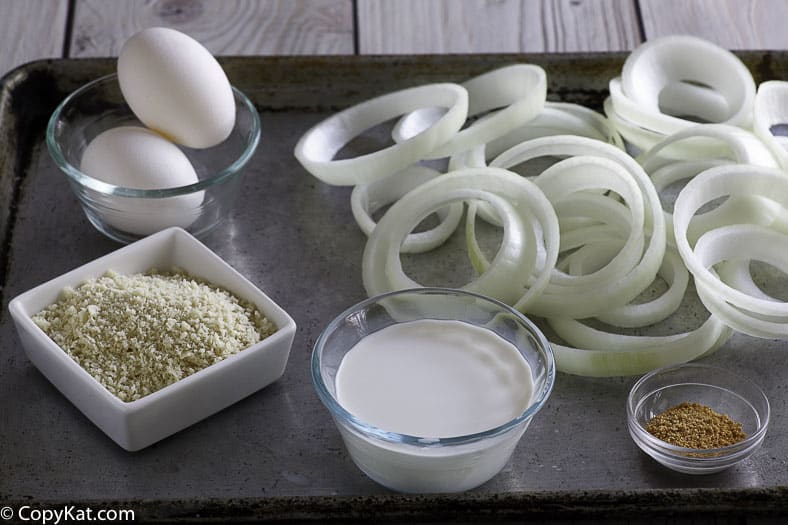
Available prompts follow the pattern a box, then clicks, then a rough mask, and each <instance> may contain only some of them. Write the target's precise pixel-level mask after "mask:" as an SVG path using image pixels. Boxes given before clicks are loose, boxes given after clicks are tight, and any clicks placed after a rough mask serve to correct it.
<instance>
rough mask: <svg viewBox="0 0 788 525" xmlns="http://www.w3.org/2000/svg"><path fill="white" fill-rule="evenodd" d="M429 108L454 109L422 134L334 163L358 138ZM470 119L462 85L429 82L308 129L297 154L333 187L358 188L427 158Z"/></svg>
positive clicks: (381, 98)
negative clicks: (358, 185)
mask: <svg viewBox="0 0 788 525" xmlns="http://www.w3.org/2000/svg"><path fill="white" fill-rule="evenodd" d="M424 107H441V108H446V109H447V110H448V111H446V113H444V114H443V115H442V116H441V117H440V118H439V119H438V120H437V121H436V122H434V123H433V124H432V125H431V126H430V127H429V128H427V129H425V130H423V131H422V132H421V133H419V134H417V135H415V136H413V137H411V138H409V139H408V140H405V141H403V142H400V143H398V144H394V145H391V146H388V147H386V148H383V149H381V150H378V151H375V152H373V153H368V154H366V155H361V156H358V157H355V158H352V159H341V160H333V159H334V156H335V155H336V154H337V152H338V151H339V150H340V149H342V147H343V146H345V145H346V144H347V143H349V142H350V141H351V140H352V139H353V138H354V137H356V136H357V135H359V134H361V133H363V132H364V131H366V130H367V129H370V128H372V127H374V126H376V125H379V124H382V123H383V122H386V121H387V120H390V119H392V118H394V117H397V116H399V115H403V114H406V113H410V112H412V111H415V110H417V109H419V108H424ZM467 115H468V92H467V91H466V90H465V88H463V87H462V86H459V85H457V84H450V83H444V84H428V85H424V86H419V87H413V88H408V89H403V90H401V91H396V92H394V93H389V94H387V95H382V96H380V97H376V98H373V99H370V100H367V101H365V102H362V103H360V104H357V105H355V106H352V107H349V108H347V109H345V110H343V111H340V112H339V113H336V114H334V115H332V116H330V117H328V118H327V119H325V120H323V121H322V122H320V123H318V124H316V125H315V126H314V127H312V128H311V129H310V130H309V131H307V132H306V133H305V134H304V135H303V136H302V137H301V139H300V140H299V141H298V144H296V147H295V156H296V158H297V159H298V161H299V162H300V163H301V165H302V166H304V168H306V169H307V171H309V172H310V173H311V174H312V175H314V176H315V177H317V178H318V179H320V180H322V181H323V182H326V183H328V184H333V185H338V186H352V185H355V184H362V183H365V182H371V181H373V180H378V179H382V178H384V177H387V176H389V175H391V174H393V173H396V172H398V171H400V170H403V169H405V168H406V167H408V166H410V165H412V164H415V163H416V162H418V161H420V160H421V159H423V158H425V157H426V156H427V154H429V152H431V151H433V150H435V149H436V148H438V147H439V146H441V145H443V144H445V143H446V142H447V141H449V140H450V139H451V138H452V137H453V136H454V135H455V134H456V133H457V131H459V129H460V128H461V127H462V125H463V123H464V122H465V119H466V117H467Z"/></svg>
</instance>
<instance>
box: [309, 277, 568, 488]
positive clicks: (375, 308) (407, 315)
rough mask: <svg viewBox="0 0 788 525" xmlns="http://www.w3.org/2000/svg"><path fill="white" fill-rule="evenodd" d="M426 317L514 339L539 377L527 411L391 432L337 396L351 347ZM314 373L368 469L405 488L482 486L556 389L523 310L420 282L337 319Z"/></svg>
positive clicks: (349, 444) (545, 353)
mask: <svg viewBox="0 0 788 525" xmlns="http://www.w3.org/2000/svg"><path fill="white" fill-rule="evenodd" d="M421 319H438V320H458V321H462V322H466V323H469V324H471V325H474V326H479V327H482V328H486V329H488V330H491V331H493V332H495V333H496V334H497V335H498V336H500V337H502V338H503V339H506V340H507V341H509V342H510V343H512V344H513V345H514V346H515V347H516V348H517V349H518V350H519V352H520V354H521V355H522V356H523V357H524V358H525V360H526V361H527V362H528V364H529V366H530V369H531V374H532V379H533V383H534V386H533V392H532V395H531V401H530V404H529V406H528V407H527V408H526V409H525V411H523V412H522V413H521V414H520V415H519V416H517V417H516V418H514V419H512V420H510V421H507V422H506V423H503V424H502V425H500V426H498V427H496V428H492V429H490V430H487V431H484V432H479V433H475V434H470V435H464V436H456V437H447V438H443V437H441V438H435V437H421V436H411V435H404V434H398V433H396V432H389V431H387V430H385V429H381V428H377V427H375V426H372V425H370V424H368V423H365V422H364V421H361V420H360V419H359V418H357V417H356V416H354V415H353V414H351V413H350V412H348V411H347V410H345V408H343V407H342V406H341V405H340V404H339V402H338V401H337V398H336V382H335V381H336V375H337V370H338V368H339V365H340V362H341V361H342V359H343V357H344V356H345V354H346V353H347V352H348V351H349V350H350V349H351V348H353V346H354V345H355V344H356V343H357V342H359V341H360V340H361V339H362V338H364V337H365V336H367V335H369V334H370V333H372V332H376V331H378V330H381V329H383V328H386V327H388V326H391V325H394V324H397V323H406V322H410V321H415V320H421ZM312 380H313V382H314V385H315V388H316V390H317V393H318V396H319V397H320V399H321V401H322V402H323V403H324V404H325V405H326V407H327V408H328V410H329V411H330V412H331V415H332V417H333V419H334V422H335V423H336V425H337V428H338V429H339V432H340V434H341V436H342V439H343V441H344V443H345V446H346V448H347V450H348V452H349V454H350V457H351V458H352V459H353V461H354V462H355V464H356V465H357V466H358V467H359V469H361V471H362V472H364V473H365V474H366V475H368V476H369V477H370V478H372V479H373V480H374V481H376V482H378V483H380V484H381V485H383V486H385V487H388V488H391V489H394V490H397V491H401V492H411V493H427V492H429V493H437V492H459V491H463V490H468V489H471V488H473V487H476V486H478V485H481V484H482V483H484V482H485V481H487V480H489V479H490V478H492V477H493V476H495V475H496V474H497V473H498V472H499V471H500V470H501V469H502V468H503V467H504V465H505V464H506V462H507V461H508V460H509V458H510V456H511V454H512V452H513V451H514V448H515V446H516V445H517V443H518V442H519V440H520V438H521V437H522V435H523V433H524V432H525V430H526V429H527V428H528V425H529V423H530V422H531V419H532V418H533V416H534V414H536V412H538V411H539V409H541V408H542V406H543V405H544V403H545V401H546V400H547V398H548V396H549V395H550V391H551V390H552V387H553V382H554V381H555V366H554V360H553V352H552V349H551V347H550V344H549V342H548V341H547V339H546V338H545V336H544V335H543V334H542V333H541V332H540V331H539V329H538V328H537V327H536V326H535V325H534V324H533V323H532V322H531V321H530V320H528V319H527V318H526V317H524V316H523V315H522V314H521V313H519V312H518V311H516V310H514V309H512V308H510V307H508V306H506V305H505V304H503V303H500V302H498V301H495V300H493V299H489V298H487V297H484V296H481V295H477V294H474V293H470V292H465V291H460V290H452V289H445V288H418V289H413V290H402V291H396V292H391V293H387V294H382V295H379V296H377V297H372V298H370V299H367V300H365V301H362V302H360V303H358V304H356V305H355V306H352V307H351V308H349V309H348V310H346V311H345V312H343V313H341V314H340V315H339V316H338V317H337V318H335V319H334V320H333V321H331V322H330V323H329V324H328V326H327V327H326V328H325V330H323V332H322V333H321V334H320V337H319V338H318V339H317V341H316V343H315V347H314V350H313V353H312Z"/></svg>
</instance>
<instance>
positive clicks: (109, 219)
mask: <svg viewBox="0 0 788 525" xmlns="http://www.w3.org/2000/svg"><path fill="white" fill-rule="evenodd" d="M232 91H233V97H234V102H235V123H234V126H233V128H232V130H231V131H230V134H229V136H228V137H227V138H226V139H224V140H223V141H222V142H220V143H218V144H216V145H214V146H211V147H204V148H193V147H187V146H184V145H182V144H180V143H176V142H175V141H174V140H169V138H168V137H166V136H164V135H162V134H160V133H156V132H154V131H153V130H151V129H148V128H146V127H145V125H144V124H143V123H142V122H141V121H140V120H139V119H138V118H137V116H136V115H135V114H134V112H133V111H132V110H131V108H130V107H129V106H128V104H127V103H126V101H125V99H124V98H123V94H122V93H121V90H120V86H119V84H118V77H117V75H116V74H112V75H108V76H105V77H101V78H98V79H96V80H94V81H92V82H89V83H88V84H85V85H84V86H82V87H80V88H79V89H77V90H76V91H74V92H73V93H71V94H70V95H69V96H68V97H66V98H65V99H64V100H63V102H62V103H61V104H60V105H59V106H58V107H57V108H56V109H55V111H54V112H53V114H52V116H51V117H50V120H49V124H48V126H47V132H46V141H47V147H48V149H49V152H50V155H51V157H52V159H53V160H54V161H55V164H56V165H57V166H58V167H59V168H60V170H61V171H63V172H64V173H65V174H66V175H67V176H68V177H67V179H68V182H69V184H70V186H71V189H72V190H73V192H74V194H75V195H76V197H77V199H78V201H79V203H80V205H81V206H82V209H83V211H84V213H85V215H86V217H87V219H88V220H89V221H90V223H91V224H92V225H93V226H94V227H95V228H96V229H97V230H99V231H100V232H101V233H103V234H105V235H107V236H108V237H110V238H112V239H114V240H116V241H119V242H123V243H128V242H133V241H135V240H137V239H140V238H142V237H146V236H148V235H151V234H153V233H156V232H158V231H160V230H164V229H166V228H169V227H173V226H177V227H181V228H183V229H185V230H187V231H188V232H189V233H191V234H192V235H195V236H196V237H202V236H204V235H205V234H207V233H208V232H210V231H211V230H213V229H214V228H215V227H216V226H217V225H219V224H221V223H222V222H223V221H224V219H226V218H227V216H228V215H230V213H231V212H232V210H233V206H234V203H235V199H236V196H237V195H238V190H239V188H240V186H241V177H242V174H243V172H244V168H245V166H246V165H247V163H248V161H249V160H250V159H251V157H252V155H253V154H254V152H255V150H256V148H257V145H258V143H259V141H260V116H259V114H258V112H257V110H256V108H255V106H254V104H253V103H252V102H251V101H250V100H249V99H248V98H247V97H246V96H245V95H244V94H243V93H242V92H241V91H239V90H238V89H237V88H234V87H233V88H232ZM100 136H101V137H102V140H101V141H97V140H96V139H97V138H98V137H100ZM98 144H101V147H99V146H98ZM91 147H92V149H91ZM89 150H90V151H91V154H88V151H89ZM88 159H89V162H88ZM87 164H89V168H90V169H88V168H87V167H86V165H87Z"/></svg>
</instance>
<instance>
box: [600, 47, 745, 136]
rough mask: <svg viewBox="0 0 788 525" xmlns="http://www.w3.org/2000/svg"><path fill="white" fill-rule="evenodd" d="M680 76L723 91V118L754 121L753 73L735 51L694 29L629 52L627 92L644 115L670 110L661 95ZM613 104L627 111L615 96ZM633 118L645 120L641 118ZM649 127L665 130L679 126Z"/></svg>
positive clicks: (624, 78)
mask: <svg viewBox="0 0 788 525" xmlns="http://www.w3.org/2000/svg"><path fill="white" fill-rule="evenodd" d="M678 82H684V83H696V84H701V85H705V86H709V87H710V88H711V89H713V90H714V91H716V92H717V93H719V94H720V95H722V96H723V97H724V98H725V101H726V104H727V107H728V111H727V113H726V115H725V117H726V118H725V119H723V120H720V122H722V123H727V124H731V125H735V126H742V127H749V125H750V124H751V122H752V108H753V102H754V100H755V81H754V80H753V78H752V74H751V73H750V71H749V69H747V66H745V65H744V63H743V62H742V61H741V60H740V59H739V58H738V57H737V56H736V55H734V54H733V53H731V52H730V51H728V50H727V49H724V48H722V47H720V46H718V45H716V44H714V43H712V42H709V41H708V40H704V39H702V38H698V37H694V36H689V35H669V36H664V37H660V38H655V39H652V40H649V41H648V42H645V43H643V44H641V45H640V46H638V47H637V48H636V49H635V50H634V51H632V53H630V54H629V56H628V57H627V59H626V61H625V62H624V67H623V68H622V70H621V88H622V91H623V94H624V95H625V96H626V97H627V98H628V99H629V100H631V101H632V102H634V103H635V104H636V105H637V106H638V107H639V108H641V110H642V111H641V113H642V114H643V115H644V116H646V115H648V116H649V117H654V116H655V115H663V116H666V115H664V113H662V112H661V110H660V109H659V95H660V93H661V92H662V90H663V89H665V88H666V87H667V86H668V85H670V84H675V83H678ZM611 92H612V89H611ZM613 104H614V107H615V108H616V111H617V112H618V113H619V115H621V116H625V117H626V115H625V114H624V113H621V112H620V111H619V107H618V105H617V104H616V100H615V99H614V100H613ZM627 118H629V117H627ZM658 119H659V120H660V121H664V120H663V119H662V118H661V117H658ZM629 120H631V121H633V122H637V123H639V124H641V125H643V122H641V121H640V119H632V118H629ZM679 120H681V119H679ZM644 127H648V128H650V129H652V130H654V131H658V132H662V133H665V134H670V133H672V132H674V131H678V130H675V129H672V130H671V129H661V128H659V127H653V126H650V125H646V126H644Z"/></svg>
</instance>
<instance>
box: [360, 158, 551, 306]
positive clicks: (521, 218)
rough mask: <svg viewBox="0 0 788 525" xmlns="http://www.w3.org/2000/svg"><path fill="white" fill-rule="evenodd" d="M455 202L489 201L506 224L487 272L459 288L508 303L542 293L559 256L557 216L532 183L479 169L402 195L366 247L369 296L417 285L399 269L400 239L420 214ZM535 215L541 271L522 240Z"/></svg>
mask: <svg viewBox="0 0 788 525" xmlns="http://www.w3.org/2000/svg"><path fill="white" fill-rule="evenodd" d="M458 199H483V200H486V201H488V202H492V203H493V205H494V206H495V207H496V209H497V210H498V213H500V214H501V216H502V217H503V218H504V221H505V226H504V240H503V241H502V243H501V248H500V249H499V252H498V254H497V255H496V257H495V258H494V259H493V262H492V263H491V264H490V267H489V268H488V269H487V272H485V273H484V274H482V275H481V276H480V277H478V278H477V279H476V280H474V281H473V282H471V283H469V284H468V285H466V286H464V287H463V288H464V289H468V290H473V291H478V292H479V293H482V294H484V295H489V296H491V297H495V298H496V299H499V300H501V301H504V302H507V303H508V304H512V303H516V302H517V301H518V300H519V301H522V298H523V297H531V296H535V295H538V294H539V293H541V290H540V287H542V288H543V287H544V286H545V285H546V284H547V280H548V278H549V274H550V271H551V270H552V268H553V267H554V265H555V260H556V258H557V256H558V235H559V233H558V219H557V218H556V216H555V212H554V211H553V208H552V206H550V203H549V201H548V200H547V198H546V197H545V196H544V194H543V193H542V192H541V190H539V189H538V188H537V186H536V185H535V184H533V183H532V182H530V181H528V180H526V179H523V178H522V177H520V176H518V175H517V174H514V173H511V172H508V171H506V170H501V169H494V168H479V169H467V170H461V171H456V172H452V173H448V174H446V175H443V176H441V177H438V178H436V179H433V180H431V181H429V182H427V183H425V184H423V185H422V186H420V187H419V190H418V191H411V192H410V193H408V194H407V195H405V196H404V197H403V198H402V199H400V200H399V201H397V202H396V203H394V204H393V205H392V206H391V207H390V208H389V209H388V210H387V211H386V214H385V215H384V216H383V217H382V218H381V219H380V221H379V222H378V225H377V227H375V230H374V231H373V232H372V235H370V237H369V239H368V241H367V245H366V247H365V249H364V257H363V261H362V271H363V277H364V287H365V288H366V290H367V293H368V294H369V295H370V296H372V295H377V294H380V293H383V292H387V291H392V290H397V289H403V288H413V287H417V286H420V285H419V283H416V282H415V281H413V280H412V279H410V278H409V277H407V276H406V275H405V274H404V272H403V270H402V264H401V261H400V259H399V246H400V244H401V242H402V239H404V238H405V236H406V235H407V234H408V233H409V232H410V231H411V230H412V229H413V228H414V227H415V226H416V225H417V224H418V223H419V222H420V221H421V220H422V219H423V217H424V216H426V215H427V214H429V213H431V212H432V211H434V210H435V209H439V208H440V207H443V206H444V205H445V204H446V203H447V202H453V201H455V200H458ZM509 202H512V203H515V204H514V205H513V204H510V203H509ZM521 210H522V211H521ZM533 217H535V218H536V219H537V220H538V221H539V227H538V231H539V232H540V233H541V235H543V241H542V240H540V239H537V243H538V244H542V243H544V248H542V250H543V251H544V252H545V256H544V259H543V262H542V268H541V269H537V270H534V269H533V265H532V264H531V263H530V262H529V261H530V260H533V261H534V264H535V261H536V254H537V251H538V249H537V248H536V247H534V246H528V247H526V246H525V244H524V242H523V238H524V236H525V231H526V229H527V228H533V227H534V226H533V225H532V224H526V222H527V221H529V220H531V218H533ZM535 231H536V230H535ZM529 258H531V259H529ZM529 266H530V268H529ZM534 271H536V273H537V276H536V277H535V278H534V276H533V275H532V274H533V273H534ZM529 278H530V279H529ZM529 280H530V281H531V282H530V283H529Z"/></svg>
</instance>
